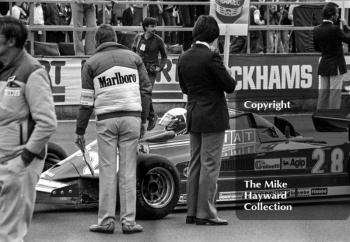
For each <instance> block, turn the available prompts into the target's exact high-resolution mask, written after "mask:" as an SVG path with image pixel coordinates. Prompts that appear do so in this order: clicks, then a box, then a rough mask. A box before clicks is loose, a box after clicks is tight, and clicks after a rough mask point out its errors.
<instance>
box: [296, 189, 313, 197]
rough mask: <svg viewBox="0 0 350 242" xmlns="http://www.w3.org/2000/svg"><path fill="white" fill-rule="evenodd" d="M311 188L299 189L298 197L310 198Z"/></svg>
mask: <svg viewBox="0 0 350 242" xmlns="http://www.w3.org/2000/svg"><path fill="white" fill-rule="evenodd" d="M310 193H311V192H310V188H298V189H297V197H310Z"/></svg>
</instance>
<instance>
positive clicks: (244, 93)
mask: <svg viewBox="0 0 350 242" xmlns="http://www.w3.org/2000/svg"><path fill="white" fill-rule="evenodd" d="M319 58H320V56H319V55H295V54H293V55H292V54H283V55H254V56H253V55H231V56H230V59H229V67H230V69H231V71H232V76H233V78H234V79H235V80H236V81H237V86H236V91H235V92H234V93H233V94H230V95H227V98H228V100H229V101H232V102H239V101H241V100H247V99H249V100H266V99H274V100H278V99H283V98H289V99H300V100H303V99H315V100H316V99H317V90H318V76H317V68H318V61H319ZM39 60H40V62H41V64H42V65H43V66H45V68H46V70H47V71H48V72H49V73H50V77H51V81H52V86H53V94H54V101H55V104H56V105H77V104H79V103H80V94H81V69H82V65H83V63H84V62H85V60H84V59H81V58H61V57H55V58H44V57H43V58H41V59H39ZM177 61H178V56H177V55H170V56H168V60H167V63H166V66H165V68H164V69H163V70H162V72H161V74H160V75H159V76H158V78H157V80H156V83H155V86H154V89H153V100H154V102H155V103H179V102H186V96H185V95H184V94H183V93H182V92H181V89H180V85H179V82H178V77H177V74H176V65H177ZM346 61H347V63H350V56H349V57H346ZM349 69H350V68H349ZM346 79H347V78H346ZM349 81H350V77H349V80H346V82H345V84H346V85H345V86H349ZM344 90H345V89H344ZM349 90H350V89H349Z"/></svg>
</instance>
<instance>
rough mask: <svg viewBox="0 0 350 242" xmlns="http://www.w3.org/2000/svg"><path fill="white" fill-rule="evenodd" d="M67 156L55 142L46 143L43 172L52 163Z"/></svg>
mask: <svg viewBox="0 0 350 242" xmlns="http://www.w3.org/2000/svg"><path fill="white" fill-rule="evenodd" d="M66 158H67V154H66V152H65V151H64V150H63V149H62V147H60V146H59V145H57V144H55V143H50V142H49V143H48V147H47V156H46V159H45V164H44V169H43V172H44V171H46V170H48V169H50V168H51V167H53V166H54V165H56V164H57V163H58V162H60V161H61V160H64V159H66Z"/></svg>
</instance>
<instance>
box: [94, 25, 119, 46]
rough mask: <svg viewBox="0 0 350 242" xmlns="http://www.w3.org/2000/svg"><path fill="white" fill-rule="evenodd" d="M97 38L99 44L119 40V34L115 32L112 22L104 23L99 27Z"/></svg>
mask: <svg viewBox="0 0 350 242" xmlns="http://www.w3.org/2000/svg"><path fill="white" fill-rule="evenodd" d="M95 40H96V42H97V43H99V44H102V43H105V42H117V36H116V34H115V32H114V29H113V27H112V26H111V25H110V24H102V25H101V26H100V27H98V29H97V32H96V35H95Z"/></svg>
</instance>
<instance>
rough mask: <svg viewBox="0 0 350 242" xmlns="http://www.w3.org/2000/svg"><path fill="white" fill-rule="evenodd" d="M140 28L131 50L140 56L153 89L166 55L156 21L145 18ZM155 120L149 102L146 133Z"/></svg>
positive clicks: (156, 117) (154, 114)
mask: <svg viewBox="0 0 350 242" xmlns="http://www.w3.org/2000/svg"><path fill="white" fill-rule="evenodd" d="M142 27H143V30H144V33H141V34H138V35H137V36H136V37H135V39H134V42H133V44H132V50H133V51H134V52H136V53H137V54H139V55H140V56H141V58H142V60H143V63H144V64H145V66H146V70H147V73H148V78H149V79H150V81H151V83H152V89H153V87H154V83H155V81H156V78H157V76H158V75H160V72H161V71H162V70H163V68H164V66H165V64H166V61H167V54H166V50H165V44H164V42H163V40H162V38H161V37H160V36H158V35H157V34H156V31H157V30H156V27H157V20H156V19H155V18H150V17H147V18H145V19H144V20H143V22H142ZM159 54H160V56H161V60H160V62H159V59H158V56H159ZM157 120H158V116H157V114H156V112H155V111H154V108H153V103H152V102H151V105H150V112H149V116H148V127H147V131H150V130H152V129H153V128H154V127H155V125H156V123H157Z"/></svg>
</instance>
